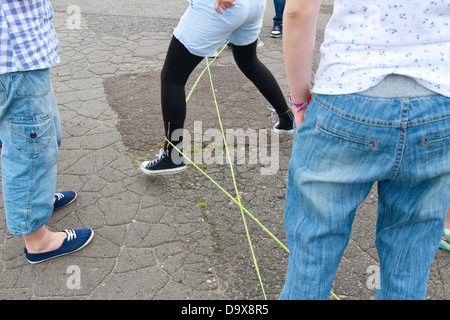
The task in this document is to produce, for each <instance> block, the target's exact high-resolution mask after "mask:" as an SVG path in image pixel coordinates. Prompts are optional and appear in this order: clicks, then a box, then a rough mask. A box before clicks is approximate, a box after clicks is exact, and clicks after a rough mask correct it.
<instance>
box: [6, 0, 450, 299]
mask: <svg viewBox="0 0 450 320" xmlns="http://www.w3.org/2000/svg"><path fill="white" fill-rule="evenodd" d="M53 5H54V8H55V17H54V24H55V27H56V30H57V33H58V36H59V39H60V56H61V63H60V64H59V65H58V66H56V67H55V68H53V69H52V78H53V86H54V90H55V93H56V97H57V101H58V105H59V109H60V114H61V121H62V128H63V144H62V146H61V151H60V158H59V162H58V189H59V190H62V189H73V190H76V191H77V192H78V198H77V200H76V202H75V203H74V204H72V205H70V206H69V207H67V208H64V209H61V210H59V211H56V212H55V213H54V215H53V216H52V218H51V220H50V221H49V224H48V226H49V227H50V228H51V229H52V230H60V229H64V228H78V227H92V228H93V229H94V231H95V233H96V236H95V238H94V239H93V241H92V243H91V244H90V245H89V246H88V247H86V248H85V249H83V250H82V251H79V252H77V253H74V254H72V255H69V256H65V257H62V258H59V259H54V260H51V261H48V262H45V263H42V264H39V265H30V264H28V263H27V262H26V260H25V258H24V256H23V243H22V239H20V238H19V237H13V236H11V235H10V234H8V232H7V230H6V226H5V220H4V215H0V230H1V232H0V299H7V300H9V299H36V300H39V299H92V300H97V299H144V300H174V299H177V300H185V299H199V300H217V299H227V300H236V299H245V300H247V299H248V300H254V299H263V298H264V297H263V294H262V290H261V287H260V284H259V281H258V277H257V274H256V272H255V267H254V263H253V260H252V258H251V253H250V250H249V245H248V240H247V237H246V234H245V229H244V227H243V222H242V216H241V212H240V210H239V208H238V207H237V206H236V205H235V204H234V203H233V201H232V200H230V198H228V197H227V196H226V195H225V194H224V193H223V192H222V191H220V190H219V189H218V188H217V187H216V186H215V185H214V184H213V183H212V182H211V181H209V180H208V179H207V178H206V177H205V176H204V175H203V174H202V173H201V172H199V171H198V170H197V169H196V168H194V167H193V166H189V168H188V170H187V171H186V172H184V173H182V174H179V175H173V176H169V177H163V178H150V177H146V176H144V175H142V174H141V172H140V171H139V169H138V164H139V163H140V161H142V160H143V159H152V158H153V157H154V154H155V153H157V151H158V149H159V147H160V143H161V142H163V141H162V140H161V139H162V131H163V129H162V122H161V115H160V105H159V80H158V78H159V72H160V70H161V68H162V64H163V62H164V57H165V52H166V50H167V46H168V43H169V41H170V37H171V31H172V29H173V27H174V26H175V25H176V23H177V21H178V18H179V16H180V15H181V14H182V12H183V10H184V8H185V7H186V5H187V3H186V1H184V0H178V1H162V2H161V1H153V0H145V1H127V4H126V5H124V4H123V2H121V1H118V0H108V1H102V2H101V4H100V3H98V2H95V3H94V2H92V1H83V0H70V1H65V0H60V1H54V4H53ZM69 6H78V8H80V9H81V20H80V25H79V28H73V25H68V21H70V20H69V19H70V18H71V14H72V13H73V11H70V10H69V11H68V8H69ZM331 12H332V1H324V6H323V9H322V11H321V15H320V21H319V24H318V28H319V33H318V43H320V41H321V38H322V34H323V28H324V26H325V24H326V21H327V18H328V17H329V16H330V14H331ZM272 15H273V5H272V4H271V1H269V0H268V6H267V12H266V17H265V20H264V26H263V30H262V33H261V37H260V40H261V42H262V44H263V45H262V46H260V47H259V48H258V54H259V57H260V59H261V60H262V61H263V62H264V63H265V64H266V65H267V66H268V67H269V68H270V69H271V70H272V72H273V73H274V75H275V77H276V78H277V80H278V81H279V83H280V85H281V87H282V89H283V91H284V92H285V93H286V95H287V92H288V89H287V81H286V76H285V72H284V66H283V54H282V44H281V40H280V39H272V38H270V37H269V36H268V34H269V32H270V28H271V21H270V19H271V16H272ZM318 62H319V55H318V54H317V55H316V57H315V63H314V68H316V67H317V63H318ZM204 65H205V64H204V63H202V64H201V66H199V68H197V69H196V70H195V72H194V74H193V75H192V77H191V79H190V80H189V82H188V86H187V87H188V88H190V87H191V86H192V85H193V82H194V80H195V78H196V77H197V76H198V75H199V73H200V72H201V70H202V67H204ZM212 74H213V81H214V84H215V89H216V94H217V99H218V102H219V106H220V110H221V116H222V120H223V123H224V127H225V128H227V129H232V130H235V131H234V132H235V133H236V132H237V130H238V129H243V130H245V131H244V135H245V134H246V133H247V134H249V133H251V132H252V131H251V129H252V130H254V132H256V133H258V134H261V135H260V136H258V138H259V139H267V141H269V142H270V143H269V144H268V148H269V149H268V150H269V152H270V147H271V146H275V147H276V149H272V150H276V151H277V152H279V157H277V158H276V159H275V158H273V159H272V161H275V160H276V163H274V162H273V163H270V162H266V163H262V162H261V161H259V162H257V163H252V162H251V161H250V154H252V151H254V150H252V149H251V146H250V147H249V146H248V145H246V144H244V145H240V147H243V148H244V149H245V150H241V149H239V148H235V149H232V154H233V155H238V154H241V155H243V163H240V164H239V165H235V166H234V169H235V170H236V180H237V185H238V188H239V192H240V196H241V200H242V203H243V205H244V207H246V208H247V209H248V210H249V211H250V212H251V213H252V214H254V216H256V217H257V218H258V220H259V221H260V222H261V223H262V224H264V225H265V226H266V227H267V228H268V229H269V230H270V231H271V232H272V233H273V234H274V235H275V236H276V237H278V238H279V239H280V240H281V241H282V242H283V243H284V240H285V239H284V230H283V205H284V193H285V188H286V178H287V165H288V161H289V156H290V147H291V142H292V141H291V137H286V136H280V137H278V136H276V137H275V136H272V134H271V131H270V130H269V129H270V128H271V125H272V122H271V117H270V112H269V111H268V109H267V106H268V103H267V102H266V101H265V100H264V99H263V98H262V97H261V96H260V95H259V94H258V93H257V91H256V90H255V89H254V88H253V86H252V85H251V84H250V83H249V82H248V81H247V80H246V79H245V77H243V76H242V74H240V72H239V71H238V69H237V67H236V66H235V64H234V62H233V59H232V57H231V53H230V51H229V50H227V49H225V50H224V52H223V53H222V54H221V55H220V57H219V58H218V60H217V61H216V62H215V63H214V65H213V66H212ZM243 106H244V107H245V108H243ZM241 110H245V116H244V115H243V114H242V113H239V112H242V111H241ZM217 125H218V124H217V115H216V112H215V107H214V105H213V101H212V96H211V89H210V87H209V83H208V79H207V78H204V79H202V80H201V82H200V83H199V85H198V87H197V89H196V91H195V92H194V94H193V96H192V98H191V100H190V101H189V102H188V116H187V120H186V127H187V129H188V130H189V132H190V133H192V141H193V144H192V145H193V147H192V148H193V149H192V150H193V152H194V156H195V151H196V150H197V151H199V150H200V151H202V152H201V153H200V154H197V155H198V156H200V157H201V161H198V164H199V165H200V166H201V168H202V169H203V170H204V171H205V172H206V173H207V174H208V175H210V177H211V178H213V179H214V180H215V181H217V182H218V183H219V184H220V185H221V186H222V187H223V188H224V189H226V190H227V191H229V192H230V194H232V195H233V196H234V194H235V193H234V185H233V181H232V179H231V174H230V171H229V168H228V166H227V165H226V163H224V162H225V161H224V158H223V155H222V156H220V149H218V148H216V149H215V150H216V153H212V151H211V150H213V149H214V147H217V146H216V145H214V139H215V138H217V137H216V136H215V135H214V134H215V133H216V132H217V131H214V130H217ZM208 130H209V131H208ZM264 130H266V131H264ZM194 133H196V134H198V135H200V137H202V138H203V143H200V144H199V145H198V144H197V145H196V144H195V141H194V139H195V135H194ZM241 133H242V132H241ZM208 134H210V135H209V136H208ZM259 141H262V140H259ZM238 146H239V145H238ZM196 148H197V149H196ZM208 148H210V149H208ZM211 148H212V149H211ZM241 151H245V153H240V152H241ZM208 156H209V157H210V158H214V157H215V158H214V159H215V160H216V161H215V162H214V161H210V162H208V163H205V162H207V161H205V159H206V158H205V157H208ZM221 161H222V162H221ZM271 164H274V165H276V169H277V170H276V174H272V175H263V174H261V173H262V170H264V169H268V168H269V166H270V165H271ZM376 203H377V194H376V191H375V189H373V190H372V192H371V193H370V195H369V196H368V197H367V199H366V200H365V201H364V203H363V204H362V205H361V206H360V207H359V208H358V211H357V218H356V220H355V223H354V228H353V233H352V237H351V239H350V243H349V245H348V248H347V250H346V251H345V254H344V258H343V260H342V263H341V265H340V267H339V270H338V272H337V274H336V278H335V281H334V286H333V291H334V293H335V294H336V295H338V296H339V297H340V298H341V299H362V300H369V299H372V298H373V295H374V292H375V290H374V288H373V282H372V279H373V275H374V274H375V272H376V267H377V263H378V262H377V261H378V260H377V253H376V248H375V245H374V238H375V235H374V233H375V231H374V230H375V219H376V206H377V204H376ZM0 210H3V204H2V203H1V202H0ZM246 222H247V224H248V228H249V232H250V234H251V239H252V242H253V245H254V251H255V255H256V257H257V262H258V266H259V269H260V271H261V277H262V280H263V284H264V289H265V291H266V293H267V298H268V299H270V300H275V299H277V298H278V295H279V293H280V291H281V289H282V286H283V282H284V273H285V271H286V266H287V257H288V255H287V253H286V251H285V250H284V249H283V248H282V247H281V246H280V245H279V244H278V243H276V242H275V241H274V240H273V239H272V238H271V237H270V236H268V235H267V233H266V232H265V231H264V230H262V228H261V227H260V226H259V225H258V224H257V223H255V222H254V221H253V220H251V219H250V218H248V217H247V218H246ZM449 262H450V256H449V255H448V253H446V252H443V251H438V253H437V255H436V258H435V262H434V263H433V266H432V269H431V276H430V281H429V286H428V294H427V297H428V299H430V300H441V299H447V298H448V295H449V283H450V282H449V281H450V274H449V271H448V264H449ZM77 276H79V277H78V278H77Z"/></svg>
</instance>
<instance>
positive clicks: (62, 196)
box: [55, 192, 64, 200]
mask: <svg viewBox="0 0 450 320" xmlns="http://www.w3.org/2000/svg"><path fill="white" fill-rule="evenodd" d="M55 197H57V198H58V200H61V199H62V198H64V195H63V194H62V193H60V192H58V193H55Z"/></svg>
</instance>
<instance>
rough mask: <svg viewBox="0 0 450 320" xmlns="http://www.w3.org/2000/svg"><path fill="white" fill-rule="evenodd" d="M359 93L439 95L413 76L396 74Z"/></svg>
mask: <svg viewBox="0 0 450 320" xmlns="http://www.w3.org/2000/svg"><path fill="white" fill-rule="evenodd" d="M359 94H360V95H363V96H369V97H376V98H399V97H408V98H415V97H424V96H433V95H438V93H436V92H433V91H431V90H429V89H427V88H425V87H424V86H422V85H420V84H419V83H417V82H416V81H415V80H414V79H413V78H410V77H406V76H402V75H396V74H391V75H388V76H387V77H386V78H384V79H383V81H381V82H380V83H378V84H377V85H376V86H375V87H372V88H370V89H368V90H366V91H363V92H359Z"/></svg>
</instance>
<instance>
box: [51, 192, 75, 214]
mask: <svg viewBox="0 0 450 320" xmlns="http://www.w3.org/2000/svg"><path fill="white" fill-rule="evenodd" d="M76 198H77V193H76V192H75V191H61V192H57V193H55V201H54V202H53V210H56V209H60V208H62V207H65V206H68V205H69V204H71V203H72V202H74V201H75V199H76Z"/></svg>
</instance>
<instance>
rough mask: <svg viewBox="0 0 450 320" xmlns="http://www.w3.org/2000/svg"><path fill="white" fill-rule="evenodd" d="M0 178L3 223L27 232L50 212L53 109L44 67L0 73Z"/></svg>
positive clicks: (57, 130)
mask: <svg viewBox="0 0 450 320" xmlns="http://www.w3.org/2000/svg"><path fill="white" fill-rule="evenodd" d="M0 139H1V141H2V152H1V166H2V170H1V176H2V188H3V201H4V205H5V214H6V225H7V227H8V231H9V232H10V233H11V234H14V235H22V236H28V235H30V234H31V233H33V232H35V231H36V230H38V229H39V228H40V227H42V226H43V225H44V224H45V223H46V222H47V220H48V219H49V218H50V216H51V214H52V212H53V197H54V195H55V188H56V168H57V159H58V147H59V145H60V143H61V125H60V119H59V112H58V108H57V105H56V100H55V96H54V93H53V89H52V85H51V80H50V72H49V70H48V69H44V70H35V71H27V72H14V73H8V74H2V75H0Z"/></svg>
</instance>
